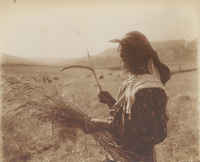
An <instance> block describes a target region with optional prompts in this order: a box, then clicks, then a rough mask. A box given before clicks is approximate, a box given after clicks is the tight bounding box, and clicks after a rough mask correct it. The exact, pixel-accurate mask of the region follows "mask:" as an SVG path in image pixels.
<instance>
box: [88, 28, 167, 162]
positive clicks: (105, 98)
mask: <svg viewBox="0 0 200 162" xmlns="http://www.w3.org/2000/svg"><path fill="white" fill-rule="evenodd" d="M111 42H116V43H119V48H118V51H119V52H120V57H121V59H122V61H123V63H124V68H125V69H126V70H127V71H128V72H129V73H130V74H129V78H128V79H127V80H125V81H124V82H123V84H122V86H121V87H120V89H119V93H118V97H117V99H116V100H115V99H114V98H113V97H112V96H111V95H110V94H109V93H108V92H106V91H100V92H98V94H97V95H98V98H99V101H100V102H102V103H105V104H107V105H108V107H109V108H110V114H111V117H112V120H111V121H106V120H102V119H97V118H93V119H91V122H92V123H93V124H92V125H90V126H88V129H89V132H88V133H90V132H93V131H97V130H102V129H104V130H108V131H110V132H111V133H112V134H114V135H115V136H116V137H117V138H119V139H120V140H121V141H123V142H124V143H125V144H126V146H127V147H129V148H130V149H131V150H132V151H133V152H134V153H135V154H137V155H138V157H139V161H145V162H154V161H155V159H154V154H153V152H154V151H153V150H154V145H156V144H158V143H160V142H162V141H163V140H164V139H165V138H166V137H167V125H166V122H167V117H166V105H167V94H166V90H165V84H166V82H167V81H168V80H169V79H170V77H171V74H170V70H169V68H168V67H167V66H166V65H164V64H163V63H162V62H161V61H160V60H159V58H158V55H157V53H156V51H154V50H153V48H152V46H151V45H150V43H149V41H148V39H147V38H146V37H145V36H144V35H143V34H142V33H140V32H138V31H133V32H129V33H127V34H126V35H125V36H124V37H123V38H122V39H121V40H119V39H114V40H111Z"/></svg>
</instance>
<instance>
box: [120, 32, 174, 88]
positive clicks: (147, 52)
mask: <svg viewBox="0 0 200 162" xmlns="http://www.w3.org/2000/svg"><path fill="white" fill-rule="evenodd" d="M119 51H120V57H121V58H122V60H123V61H124V62H125V63H126V64H127V66H126V67H125V68H126V69H127V70H128V71H129V72H131V73H133V74H136V75H137V74H143V73H144V72H145V69H148V68H147V64H148V62H149V60H150V59H151V58H152V59H153V62H154V65H155V66H156V67H157V69H158V71H159V73H160V77H161V82H162V83H163V84H165V83H166V82H167V81H168V80H169V79H170V77H171V72H170V69H169V68H168V67H167V66H166V65H165V64H163V63H162V62H161V61H160V59H159V57H158V54H157V52H156V51H154V50H153V48H152V46H151V45H150V43H149V41H148V39H147V38H146V37H145V36H144V35H143V34H142V33H140V32H137V31H136V32H130V33H128V34H127V35H126V37H125V38H123V39H122V40H121V41H120V44H119Z"/></svg>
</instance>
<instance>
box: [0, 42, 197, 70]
mask: <svg viewBox="0 0 200 162" xmlns="http://www.w3.org/2000/svg"><path fill="white" fill-rule="evenodd" d="M151 44H152V47H153V48H154V50H156V51H157V52H158V55H159V58H160V60H161V61H163V62H164V63H165V64H167V65H168V66H169V67H172V66H182V65H184V66H185V65H193V66H196V65H197V39H195V40H192V41H187V40H184V39H182V40H171V41H163V42H151ZM91 59H92V62H93V65H94V66H95V67H97V68H108V67H109V68H119V67H120V66H121V63H122V62H121V59H120V57H119V53H118V52H117V47H116V48H108V49H105V50H104V51H103V52H101V53H99V54H97V55H93V56H91ZM43 60H44V61H43ZM43 60H42V59H41V58H40V59H36V58H35V59H33V58H32V59H31V58H30V59H25V58H20V57H15V56H10V55H7V54H3V55H1V62H2V64H6V65H11V64H18V65H19V64H21V65H47V64H49V65H53V66H68V65H72V64H78V65H87V66H90V65H91V63H90V61H89V59H88V57H87V56H86V57H81V58H75V59H50V58H48V59H43Z"/></svg>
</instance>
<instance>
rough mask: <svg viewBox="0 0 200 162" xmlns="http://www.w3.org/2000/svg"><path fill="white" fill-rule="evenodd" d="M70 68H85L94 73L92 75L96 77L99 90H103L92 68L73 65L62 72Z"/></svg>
mask: <svg viewBox="0 0 200 162" xmlns="http://www.w3.org/2000/svg"><path fill="white" fill-rule="evenodd" d="M70 68H83V69H87V70H90V71H92V73H93V74H94V77H95V79H96V81H97V84H98V86H99V89H100V90H102V89H101V86H100V84H99V81H98V79H97V76H96V74H95V71H94V69H93V68H91V67H89V66H83V65H72V66H66V67H64V68H63V69H62V70H61V71H60V72H62V71H64V70H67V69H70Z"/></svg>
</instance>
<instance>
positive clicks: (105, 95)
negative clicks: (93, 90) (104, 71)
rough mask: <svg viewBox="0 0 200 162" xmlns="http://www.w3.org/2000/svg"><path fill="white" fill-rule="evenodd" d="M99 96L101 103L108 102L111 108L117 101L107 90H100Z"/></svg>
mask: <svg viewBox="0 0 200 162" xmlns="http://www.w3.org/2000/svg"><path fill="white" fill-rule="evenodd" d="M97 97H98V99H99V101H100V102H101V103H105V104H107V105H108V107H109V108H111V107H112V106H113V105H114V104H115V102H116V101H115V99H114V98H113V97H112V96H111V94H110V93H109V92H107V91H98V92H97Z"/></svg>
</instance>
